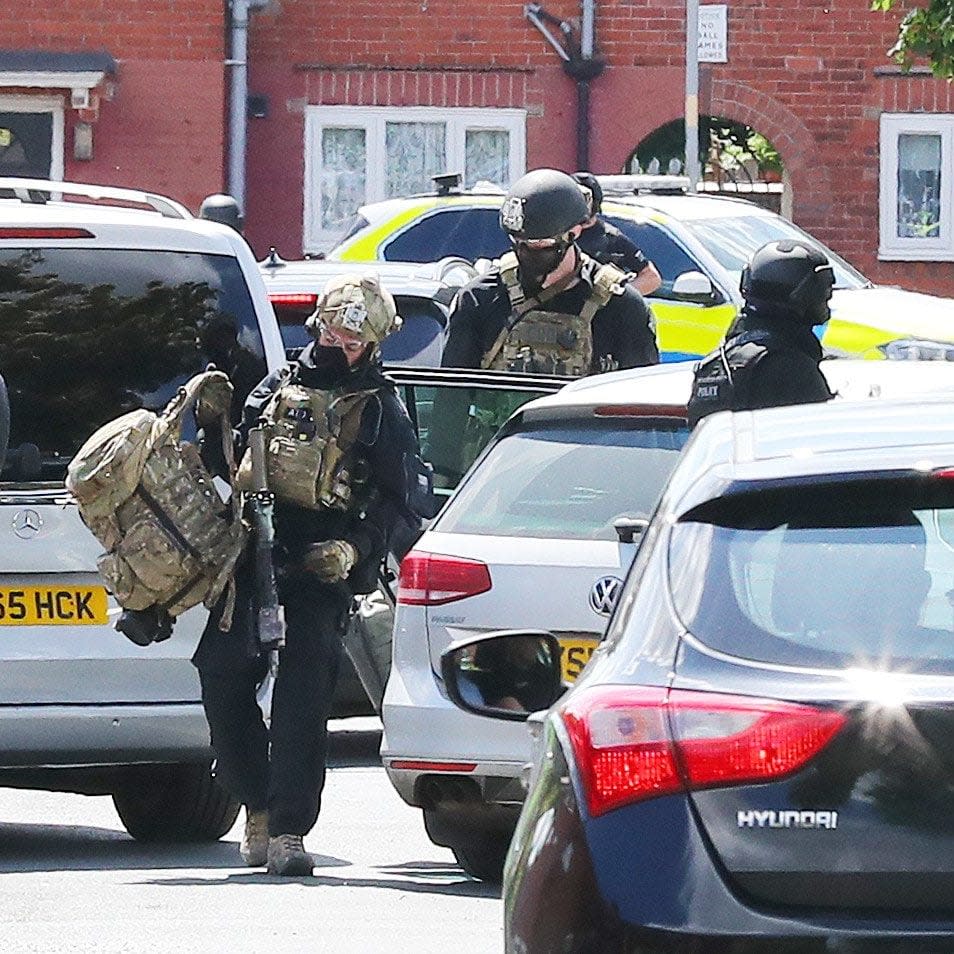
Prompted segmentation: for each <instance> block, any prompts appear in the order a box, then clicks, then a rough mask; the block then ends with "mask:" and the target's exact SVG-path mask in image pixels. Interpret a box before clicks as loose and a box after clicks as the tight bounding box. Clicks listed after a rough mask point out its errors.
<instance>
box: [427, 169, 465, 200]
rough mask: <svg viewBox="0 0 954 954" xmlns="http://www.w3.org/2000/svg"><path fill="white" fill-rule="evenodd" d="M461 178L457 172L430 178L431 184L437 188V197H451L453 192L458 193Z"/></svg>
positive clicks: (443, 173)
mask: <svg viewBox="0 0 954 954" xmlns="http://www.w3.org/2000/svg"><path fill="white" fill-rule="evenodd" d="M463 178H464V177H463V176H462V175H461V174H460V173H459V172H442V173H441V174H440V175H436V176H431V182H433V183H434V185H435V187H436V188H437V194H438V195H451V194H452V193H454V192H460V184H461V181H462V180H463Z"/></svg>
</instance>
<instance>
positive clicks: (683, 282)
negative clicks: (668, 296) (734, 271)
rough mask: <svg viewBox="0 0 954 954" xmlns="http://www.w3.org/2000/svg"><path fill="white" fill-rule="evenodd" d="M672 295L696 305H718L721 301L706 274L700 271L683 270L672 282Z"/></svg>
mask: <svg viewBox="0 0 954 954" xmlns="http://www.w3.org/2000/svg"><path fill="white" fill-rule="evenodd" d="M672 297H673V298H677V299H679V301H690V302H694V303H696V304H698V305H718V304H721V303H722V301H723V298H722V295H721V294H720V293H719V292H718V291H717V290H716V288H715V286H714V285H713V284H712V282H711V281H710V279H709V277H708V276H707V275H703V274H702V272H683V273H682V274H681V275H678V276H677V277H676V280H675V281H674V282H673V283H672Z"/></svg>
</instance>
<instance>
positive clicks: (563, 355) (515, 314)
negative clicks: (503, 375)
mask: <svg viewBox="0 0 954 954" xmlns="http://www.w3.org/2000/svg"><path fill="white" fill-rule="evenodd" d="M581 256H582V259H583V261H584V263H585V262H586V261H589V257H588V256H586V255H582V253H581ZM497 266H498V268H499V269H500V277H501V279H502V280H503V283H504V286H505V288H506V289H507V295H508V297H509V298H510V308H511V313H510V317H509V318H508V320H507V324H506V325H505V326H504V328H503V330H502V331H501V332H500V334H499V335H498V336H497V339H496V340H495V341H494V343H493V345H492V346H491V348H490V350H489V351H488V352H487V353H486V354H485V355H484V357H483V360H482V361H481V365H480V366H481V367H482V368H485V369H486V368H491V369H493V370H495V371H524V372H533V373H536V374H560V375H567V376H572V377H581V376H582V375H585V374H589V373H590V371H591V369H592V365H593V332H592V327H591V325H592V321H593V316H594V315H595V314H596V313H597V312H598V311H599V310H600V309H601V308H602V307H603V306H604V305H605V304H606V303H607V302H608V301H609V300H610V298H612V297H613V295H621V294H622V293H623V287H624V285H625V282H626V273H625V272H622V271H621V270H620V269H618V268H617V267H616V266H615V265H601V266H599V267H598V268H597V269H596V271H595V273H594V275H593V289H592V291H591V292H590V295H589V297H588V298H587V299H586V301H585V302H584V303H583V307H582V308H581V309H580V312H579V314H577V315H567V314H563V313H562V312H554V311H547V310H546V309H545V308H544V307H542V306H544V305H545V304H546V302H547V301H549V300H550V299H551V298H555V297H556V296H557V295H558V294H559V293H560V292H561V291H563V289H564V288H565V287H566V286H565V285H561V284H559V283H557V284H554V285H551V286H549V287H548V288H544V289H543V291H542V292H540V294H539V295H537V296H536V297H533V298H527V297H526V295H525V294H524V291H523V288H521V286H520V280H519V277H518V275H517V271H518V262H517V256H516V255H515V254H514V253H513V252H507V253H506V254H504V255H502V256H501V257H500V259H499V261H498V262H497ZM603 370H609V369H608V368H607V369H603Z"/></svg>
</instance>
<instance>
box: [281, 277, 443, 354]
mask: <svg viewBox="0 0 954 954" xmlns="http://www.w3.org/2000/svg"><path fill="white" fill-rule="evenodd" d="M272 304H273V306H274V308H275V316H276V317H277V318H278V326H279V328H280V329H281V333H282V341H283V342H284V344H285V348H286V349H299V348H303V347H304V346H305V345H306V344H308V342H309V341H311V336H310V335H309V333H308V331H307V330H306V329H305V319H306V318H307V317H308V316H309V315H310V314H311V313H312V311H313V310H314V304H313V303H312V302H309V303H307V304H305V305H296V304H282V303H280V302H273V303H272ZM396 304H397V309H398V313H399V314H400V316H401V318H402V320H403V324H402V325H401V328H400V330H398V331H396V332H395V333H394V334H391V335H388V337H387V338H385V339H384V341H383V342H382V343H381V358H382V360H383V361H385V362H386V363H387V364H409V365H414V366H418V367H425V368H436V367H439V366H440V363H441V346H442V339H441V334H442V333H443V331H444V323H445V318H444V314H443V312H442V311H441V310H440V308H439V307H438V306H437V305H435V304H434V303H433V302H431V301H427V300H426V299H424V298H415V297H411V296H401V295H398V296H397V297H396Z"/></svg>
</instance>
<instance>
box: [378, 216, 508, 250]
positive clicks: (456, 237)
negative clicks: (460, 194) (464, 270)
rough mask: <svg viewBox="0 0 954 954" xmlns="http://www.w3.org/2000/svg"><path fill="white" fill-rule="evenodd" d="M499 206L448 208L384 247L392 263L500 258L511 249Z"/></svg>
mask: <svg viewBox="0 0 954 954" xmlns="http://www.w3.org/2000/svg"><path fill="white" fill-rule="evenodd" d="M499 216H500V212H499V210H498V209H497V208H496V206H491V207H486V208H479V209H459V208H444V209H439V210H438V211H437V212H435V213H434V214H432V215H429V216H428V217H427V218H424V219H420V220H418V221H417V222H415V223H414V224H413V225H412V226H410V227H409V228H408V229H407V230H406V231H404V232H402V233H401V234H400V235H396V236H395V237H394V238H393V239H392V240H391V241H390V242H388V244H387V245H386V246H385V247H384V258H385V261H388V262H436V261H437V260H438V259H441V258H445V257H446V256H448V255H459V256H460V257H461V258H466V259H467V260H468V261H471V262H473V261H476V260H477V259H478V258H498V257H499V256H500V255H502V254H503V253H504V252H506V251H507V249H508V248H509V247H510V243H509V242H508V240H507V236H506V235H505V234H504V232H503V230H502V229H501V228H500V219H499Z"/></svg>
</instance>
